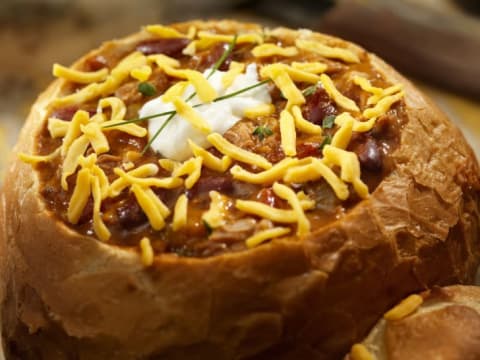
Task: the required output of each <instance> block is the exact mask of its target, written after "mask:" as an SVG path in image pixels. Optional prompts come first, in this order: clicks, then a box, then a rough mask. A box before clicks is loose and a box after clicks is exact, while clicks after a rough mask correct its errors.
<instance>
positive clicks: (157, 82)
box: [115, 69, 169, 106]
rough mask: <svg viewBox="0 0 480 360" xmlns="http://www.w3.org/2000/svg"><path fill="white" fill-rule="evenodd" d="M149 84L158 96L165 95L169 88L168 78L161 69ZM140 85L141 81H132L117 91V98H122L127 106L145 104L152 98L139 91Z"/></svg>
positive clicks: (152, 76) (154, 73) (151, 78)
mask: <svg viewBox="0 0 480 360" xmlns="http://www.w3.org/2000/svg"><path fill="white" fill-rule="evenodd" d="M147 82H148V83H149V84H151V85H153V87H154V88H155V90H156V94H162V93H164V92H165V90H166V89H167V88H168V86H169V80H168V77H167V75H165V73H164V72H163V71H162V70H161V69H155V71H154V72H153V74H152V75H151V77H150V79H149V80H148V81H147ZM138 84H139V81H137V80H131V81H129V82H127V83H125V84H123V85H122V86H120V87H119V88H118V89H117V91H115V96H116V97H118V98H120V99H121V100H122V101H123V102H124V103H125V105H127V106H128V105H132V104H138V103H144V102H145V101H148V100H150V97H148V96H145V95H143V94H142V93H141V92H140V91H138ZM153 97H155V95H153ZM153 97H152V98H153Z"/></svg>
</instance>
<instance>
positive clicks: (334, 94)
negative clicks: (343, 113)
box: [320, 74, 360, 111]
mask: <svg viewBox="0 0 480 360" xmlns="http://www.w3.org/2000/svg"><path fill="white" fill-rule="evenodd" d="M320 81H321V82H322V86H323V88H324V89H325V91H326V92H327V94H328V95H329V96H330V97H331V98H332V99H333V101H335V102H336V103H337V105H339V106H341V107H342V108H344V109H345V110H348V111H360V109H359V108H358V106H357V104H355V102H354V101H353V100H352V99H349V98H347V97H346V96H344V95H343V94H342V93H341V92H340V91H338V89H337V88H336V87H335V84H334V83H333V81H332V79H331V78H330V76H328V75H327V74H322V75H320Z"/></svg>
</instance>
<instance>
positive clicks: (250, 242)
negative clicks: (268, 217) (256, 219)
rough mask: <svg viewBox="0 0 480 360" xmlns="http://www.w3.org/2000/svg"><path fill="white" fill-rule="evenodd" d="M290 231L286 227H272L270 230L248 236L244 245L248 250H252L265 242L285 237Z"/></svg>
mask: <svg viewBox="0 0 480 360" xmlns="http://www.w3.org/2000/svg"><path fill="white" fill-rule="evenodd" d="M290 231H291V229H290V228H286V227H274V228H272V229H267V230H263V231H260V232H258V233H256V234H255V235H252V236H250V237H249V238H248V239H247V240H245V244H246V245H247V247H248V248H254V247H256V246H258V245H260V244H262V243H264V242H265V241H268V240H271V239H274V238H278V237H281V236H284V235H287V234H288V233H289V232H290Z"/></svg>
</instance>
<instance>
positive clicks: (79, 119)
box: [61, 110, 90, 156]
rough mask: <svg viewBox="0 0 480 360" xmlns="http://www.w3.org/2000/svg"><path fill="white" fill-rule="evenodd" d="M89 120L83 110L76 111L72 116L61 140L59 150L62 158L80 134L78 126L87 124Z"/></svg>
mask: <svg viewBox="0 0 480 360" xmlns="http://www.w3.org/2000/svg"><path fill="white" fill-rule="evenodd" d="M89 120H90V116H89V115H88V112H86V111H84V110H78V111H77V112H76V113H75V114H74V115H73V118H72V121H71V122H70V124H69V126H68V129H67V133H66V134H65V137H64V138H63V142H62V150H61V153H62V156H65V155H66V154H67V151H68V149H69V147H70V145H71V144H72V143H73V142H74V141H75V140H76V139H77V138H78V137H79V136H80V135H81V134H82V130H81V128H80V126H81V125H86V124H88V121H89ZM82 155H83V154H82Z"/></svg>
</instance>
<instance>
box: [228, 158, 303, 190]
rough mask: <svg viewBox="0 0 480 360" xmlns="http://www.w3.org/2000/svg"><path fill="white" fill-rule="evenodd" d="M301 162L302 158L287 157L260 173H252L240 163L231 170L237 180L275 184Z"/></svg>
mask: <svg viewBox="0 0 480 360" xmlns="http://www.w3.org/2000/svg"><path fill="white" fill-rule="evenodd" d="M299 162H300V160H298V159H292V158H285V159H283V160H281V161H279V162H278V163H276V164H275V165H273V166H272V167H271V168H270V169H268V170H265V171H262V172H259V173H252V172H250V171H247V170H245V169H243V168H242V167H241V166H239V165H235V166H234V167H232V169H231V170H230V172H231V173H232V175H233V178H234V179H236V180H240V181H244V182H247V183H251V184H273V183H274V182H275V181H278V180H280V179H282V178H283V176H284V175H285V173H286V172H287V170H288V169H289V168H290V167H292V166H295V165H297V164H298V163H299Z"/></svg>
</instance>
